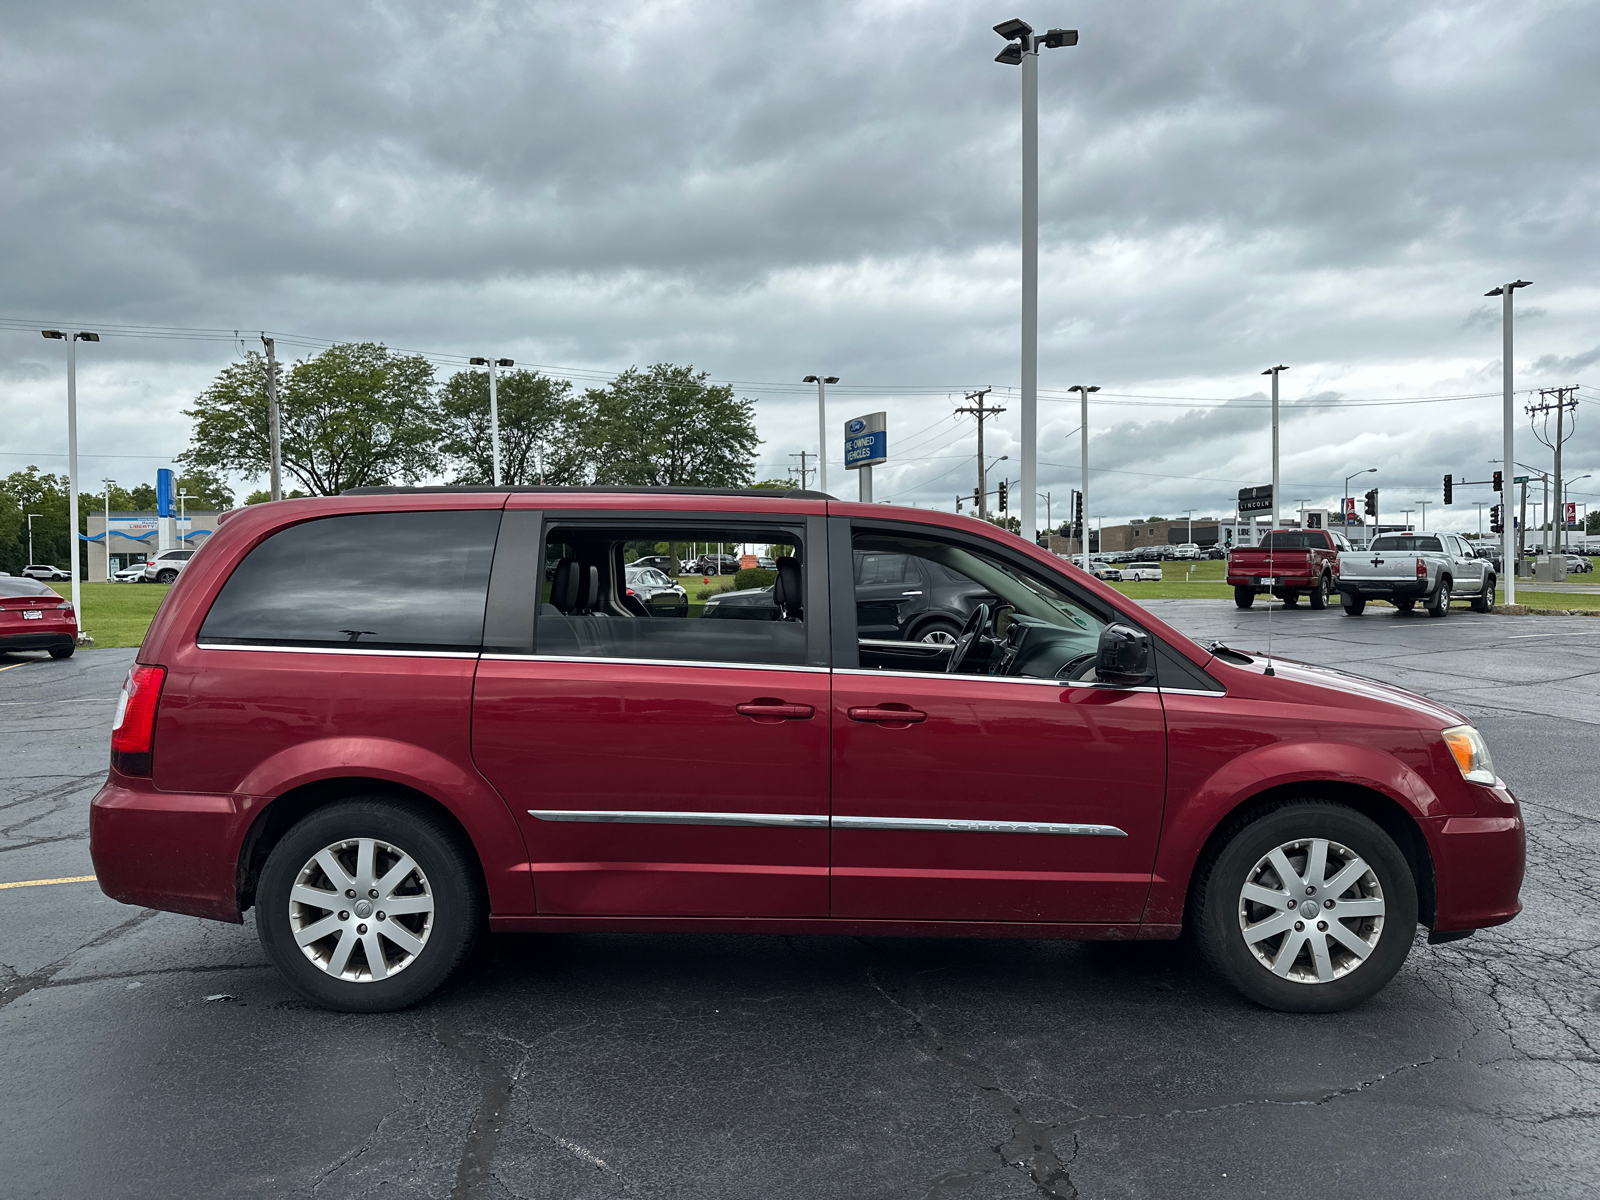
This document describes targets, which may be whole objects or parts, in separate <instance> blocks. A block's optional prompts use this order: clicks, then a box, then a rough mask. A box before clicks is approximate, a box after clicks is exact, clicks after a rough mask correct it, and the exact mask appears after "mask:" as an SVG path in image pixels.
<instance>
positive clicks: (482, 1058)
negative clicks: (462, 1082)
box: [432, 1014, 511, 1200]
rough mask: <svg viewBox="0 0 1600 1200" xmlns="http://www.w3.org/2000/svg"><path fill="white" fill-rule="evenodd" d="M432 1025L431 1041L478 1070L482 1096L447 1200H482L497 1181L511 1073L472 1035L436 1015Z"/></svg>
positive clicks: (509, 1097) (509, 1095)
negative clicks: (496, 1156)
mask: <svg viewBox="0 0 1600 1200" xmlns="http://www.w3.org/2000/svg"><path fill="white" fill-rule="evenodd" d="M432 1025H433V1040H434V1041H436V1042H437V1043H438V1044H439V1045H441V1046H443V1047H444V1048H445V1049H446V1050H448V1051H449V1052H450V1053H451V1054H453V1055H455V1057H456V1058H458V1059H460V1060H461V1061H462V1062H463V1063H465V1064H466V1065H467V1066H469V1067H471V1068H473V1069H474V1070H476V1071H477V1072H478V1077H479V1080H480V1086H481V1089H482V1095H481V1098H480V1099H479V1101H478V1108H477V1111H476V1112H475V1113H474V1114H473V1117H472V1123H471V1125H470V1126H468V1128H467V1137H466V1140H465V1141H464V1142H463V1143H462V1145H461V1158H460V1160H459V1161H458V1163H457V1165H456V1181H455V1186H454V1187H452V1188H451V1189H450V1200H481V1197H484V1196H487V1195H489V1194H490V1189H491V1187H492V1186H495V1185H497V1184H498V1180H496V1179H495V1175H494V1154H495V1150H496V1148H497V1147H498V1146H499V1144H500V1134H501V1132H502V1131H503V1129H504V1126H505V1118H506V1113H507V1111H508V1110H509V1109H510V1107H511V1075H510V1072H508V1071H507V1070H506V1068H505V1067H504V1066H502V1065H501V1064H500V1063H499V1061H498V1060H496V1059H495V1058H494V1056H492V1055H491V1054H489V1052H488V1051H487V1050H486V1049H484V1048H482V1047H479V1046H477V1045H474V1044H473V1039H474V1035H471V1034H467V1033H465V1032H464V1031H462V1030H460V1029H458V1028H452V1027H448V1026H447V1025H446V1023H445V1022H444V1021H442V1020H441V1019H440V1018H439V1016H438V1015H437V1014H436V1015H435V1016H434V1018H433V1023H432Z"/></svg>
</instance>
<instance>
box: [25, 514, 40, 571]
mask: <svg viewBox="0 0 1600 1200" xmlns="http://www.w3.org/2000/svg"><path fill="white" fill-rule="evenodd" d="M42 516H44V514H43V513H29V514H28V565H29V566H30V567H31V566H32V565H33V564H34V563H35V562H37V561H38V560H37V559H35V558H34V557H33V522H34V518H36V517H42Z"/></svg>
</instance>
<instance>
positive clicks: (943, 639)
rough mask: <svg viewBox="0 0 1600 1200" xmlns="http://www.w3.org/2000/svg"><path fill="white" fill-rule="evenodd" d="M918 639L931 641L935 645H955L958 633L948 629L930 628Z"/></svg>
mask: <svg viewBox="0 0 1600 1200" xmlns="http://www.w3.org/2000/svg"><path fill="white" fill-rule="evenodd" d="M918 640H919V641H923V642H930V643H932V644H933V645H935V646H954V645H955V644H956V635H955V634H953V633H951V632H950V631H949V630H948V629H930V630H929V631H928V632H927V633H925V634H923V635H922V637H921V638H919V639H918Z"/></svg>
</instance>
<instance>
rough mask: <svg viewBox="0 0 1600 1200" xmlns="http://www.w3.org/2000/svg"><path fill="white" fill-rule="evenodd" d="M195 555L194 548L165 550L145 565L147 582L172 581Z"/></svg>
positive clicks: (145, 579)
mask: <svg viewBox="0 0 1600 1200" xmlns="http://www.w3.org/2000/svg"><path fill="white" fill-rule="evenodd" d="M193 557H194V551H193V550H163V551H162V552H161V553H160V554H158V555H156V556H155V557H154V558H152V559H151V560H150V561H149V562H147V563H145V565H144V581H145V582H146V583H171V582H172V581H173V580H175V579H177V577H178V573H179V572H180V571H182V570H183V568H184V566H185V564H187V563H188V561H189V560H190V559H191V558H193Z"/></svg>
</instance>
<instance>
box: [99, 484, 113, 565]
mask: <svg viewBox="0 0 1600 1200" xmlns="http://www.w3.org/2000/svg"><path fill="white" fill-rule="evenodd" d="M100 482H101V483H103V484H105V485H106V527H105V529H104V530H103V531H102V533H101V535H100V536H101V537H102V538H103V539H104V540H105V551H106V582H107V583H110V582H112V579H111V489H112V488H114V487H116V486H117V481H116V480H114V479H102V480H101V481H100Z"/></svg>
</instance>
